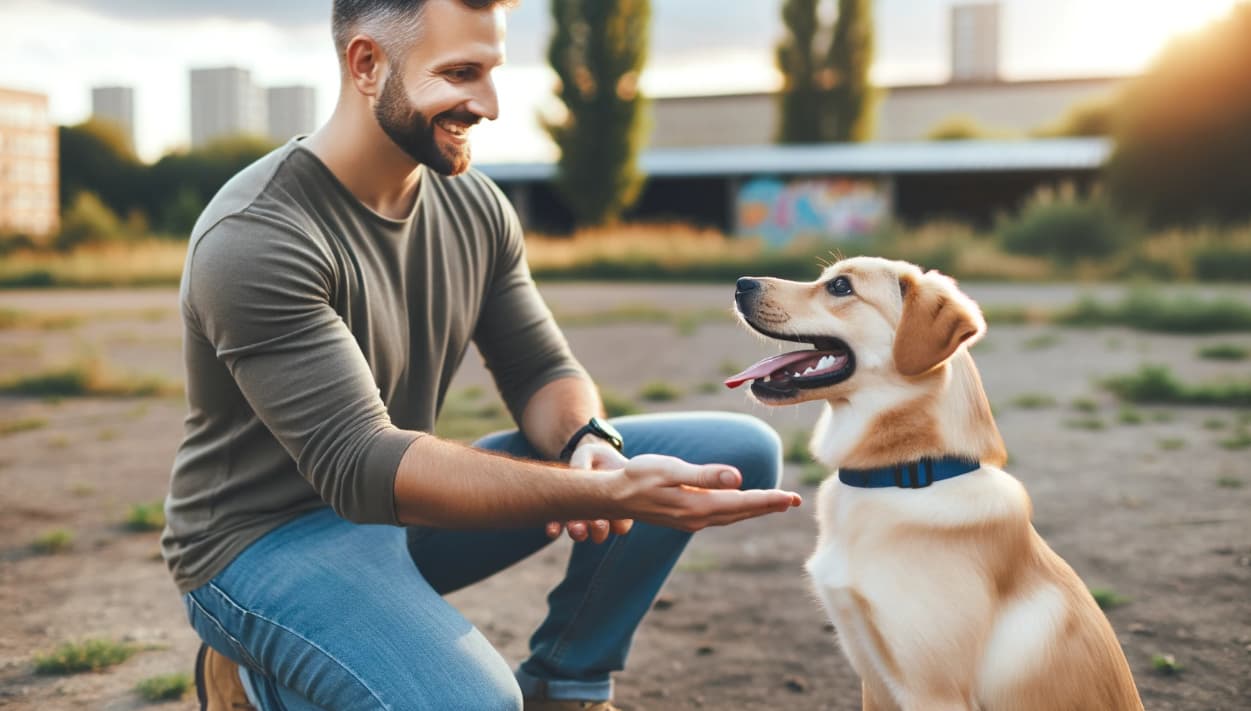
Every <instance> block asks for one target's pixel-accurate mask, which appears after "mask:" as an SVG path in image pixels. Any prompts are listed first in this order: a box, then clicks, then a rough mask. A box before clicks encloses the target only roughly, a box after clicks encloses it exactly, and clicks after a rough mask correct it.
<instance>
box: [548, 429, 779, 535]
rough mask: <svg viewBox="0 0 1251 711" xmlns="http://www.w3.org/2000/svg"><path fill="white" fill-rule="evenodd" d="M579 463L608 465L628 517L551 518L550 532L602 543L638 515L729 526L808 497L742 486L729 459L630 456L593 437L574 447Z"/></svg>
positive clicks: (671, 522)
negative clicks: (726, 462) (717, 461)
mask: <svg viewBox="0 0 1251 711" xmlns="http://www.w3.org/2000/svg"><path fill="white" fill-rule="evenodd" d="M569 464H570V466H571V467H573V468H576V469H594V470H598V471H603V472H604V475H605V476H609V477H612V482H611V487H612V491H613V492H614V498H615V499H616V500H617V502H618V503H619V505H620V506H621V510H622V512H623V514H624V515H625V516H628V517H629V518H619V519H597V520H590V521H569V522H566V523H564V524H561V523H560V522H556V521H553V522H550V523H548V524H547V535H548V536H549V537H551V538H556V537H558V536H560V532H561V529H562V528H563V529H566V530H568V531H569V537H570V538H572V539H573V540H575V541H585V540H587V539H588V538H589V539H590V540H591V541H593V542H595V543H602V542H604V540H606V539H607V538H608V534H609V533H616V534H618V535H621V534H624V533H628V532H629V530H630V527H631V526H632V525H633V524H634V519H636V518H637V519H639V520H641V521H646V522H648V523H652V524H656V525H659V526H666V527H668V528H676V529H678V530H682V531H698V530H701V529H703V528H706V527H708V526H725V525H728V524H731V523H734V522H736V521H742V520H744V519H748V518H754V517H756V516H763V515H764V514H768V513H778V512H782V511H786V510H788V509H790V508H791V507H794V506H799V505H800V504H801V503H803V499H801V498H800V496H799V495H798V494H796V493H794V492H789V491H781V490H778V489H770V490H762V489H753V490H749V491H740V490H739V486H741V485H742V475H741V474H740V473H739V472H738V471H737V470H736V469H734V468H733V467H730V466H727V465H724V464H703V465H696V464H691V463H689V462H685V461H683V460H681V459H678V458H676V457H668V456H664V455H660V454H643V455H639V456H637V457H634V458H632V459H626V458H625V457H624V456H622V455H621V454H620V453H619V452H617V450H615V449H613V448H612V447H611V446H609V445H608V444H606V443H603V442H597V441H593V440H592V441H589V442H587V443H586V444H584V445H582V446H579V447H578V449H577V450H575V451H574V454H573V457H572V458H571V459H570V462H569Z"/></svg>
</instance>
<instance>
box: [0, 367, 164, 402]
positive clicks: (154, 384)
mask: <svg viewBox="0 0 1251 711" xmlns="http://www.w3.org/2000/svg"><path fill="white" fill-rule="evenodd" d="M0 393H3V394H6V395H19V396H24V397H40V398H49V397H57V398H59V397H89V396H96V397H153V396H172V395H178V394H181V393H182V385H181V384H180V383H175V382H172V381H169V380H167V379H165V378H163V377H161V376H155V375H146V376H145V375H128V374H119V373H115V372H112V371H110V370H109V369H107V368H105V367H104V365H103V364H102V363H101V362H100V361H99V360H97V359H95V358H89V359H86V360H82V361H80V362H78V363H73V364H70V365H68V366H64V367H61V368H53V369H50V370H45V371H43V372H39V373H34V374H30V375H23V376H18V377H16V378H11V379H9V380H5V381H3V382H0Z"/></svg>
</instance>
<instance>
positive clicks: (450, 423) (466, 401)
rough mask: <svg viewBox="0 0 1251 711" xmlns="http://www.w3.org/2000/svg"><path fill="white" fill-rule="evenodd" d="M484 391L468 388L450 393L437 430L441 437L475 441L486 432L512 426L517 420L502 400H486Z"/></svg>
mask: <svg viewBox="0 0 1251 711" xmlns="http://www.w3.org/2000/svg"><path fill="white" fill-rule="evenodd" d="M483 395H484V391H483V390H482V388H478V387H468V388H464V389H461V390H456V391H452V392H449V393H448V394H447V397H446V398H445V399H444V400H443V408H442V409H441V410H439V418H438V420H437V421H436V422H435V426H434V431H435V433H436V434H437V435H439V436H440V437H446V438H448V439H454V440H457V441H460V442H472V441H474V440H476V439H478V438H480V437H482V436H484V435H488V434H490V433H492V432H498V431H500V430H508V429H512V428H513V427H514V426H515V423H514V422H513V421H512V418H511V417H510V416H509V415H508V411H507V410H505V409H504V406H503V405H502V404H501V403H500V402H499V400H498V399H495V398H492V399H490V400H486V401H484V400H483V399H482V397H483Z"/></svg>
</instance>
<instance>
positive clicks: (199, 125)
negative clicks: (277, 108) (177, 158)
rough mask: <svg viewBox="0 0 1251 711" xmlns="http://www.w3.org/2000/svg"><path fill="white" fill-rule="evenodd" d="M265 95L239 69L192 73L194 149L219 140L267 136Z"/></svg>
mask: <svg viewBox="0 0 1251 711" xmlns="http://www.w3.org/2000/svg"><path fill="white" fill-rule="evenodd" d="M266 129H267V126H266V125H265V96H264V91H263V90H262V89H261V88H260V87H258V86H256V85H255V84H253V83H252V73H251V72H249V71H248V70H246V69H239V68H237V67H218V68H212V69H192V70H191V147H192V148H200V147H202V146H204V145H205V144H206V143H209V142H211V141H213V140H215V139H218V138H226V137H229V136H237V135H240V134H247V135H253V136H264V135H265V134H266Z"/></svg>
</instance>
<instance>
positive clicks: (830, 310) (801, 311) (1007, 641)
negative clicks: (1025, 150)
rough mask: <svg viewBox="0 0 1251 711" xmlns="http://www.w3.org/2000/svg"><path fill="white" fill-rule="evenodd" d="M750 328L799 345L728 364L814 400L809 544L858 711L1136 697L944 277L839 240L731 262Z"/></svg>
mask: <svg viewBox="0 0 1251 711" xmlns="http://www.w3.org/2000/svg"><path fill="white" fill-rule="evenodd" d="M735 304H736V307H737V311H738V314H739V316H740V318H741V320H742V321H743V322H744V323H745V324H746V325H747V326H749V327H750V328H751V329H754V330H755V331H757V332H758V333H760V334H762V335H764V336H766V337H768V338H771V339H778V340H783V341H794V342H797V343H803V344H807V345H808V346H810V348H808V349H805V350H800V351H796V352H793V353H786V354H782V355H778V356H774V357H772V358H767V359H765V360H762V361H761V362H759V363H757V364H755V365H753V366H751V367H750V368H748V369H746V370H744V371H743V372H741V373H739V374H738V375H735V376H733V377H731V378H729V379H728V380H726V385H727V386H729V387H738V386H739V385H742V384H743V383H746V382H748V381H751V393H752V395H753V396H754V397H755V399H757V400H758V401H760V402H761V403H764V404H766V405H787V404H794V403H799V402H804V401H809V400H824V401H825V405H824V407H823V410H822V414H821V416H820V418H819V420H818V422H817V425H816V429H815V432H814V433H813V436H812V440H811V443H810V448H811V451H812V454H813V456H814V457H815V458H816V459H817V461H819V462H821V463H822V464H824V465H826V466H828V467H829V468H830V469H831V471H833V470H837V472H838V476H831V477H829V478H828V479H827V480H826V481H825V482H824V483H823V484H822V485H821V488H820V490H819V492H818V494H817V507H816V508H817V513H816V515H817V521H818V528H819V534H818V540H817V548H816V551H815V553H813V555H812V557H811V558H809V560H808V562H807V564H806V570H807V573H808V575H809V577H810V578H811V582H812V584H813V586H814V587H815V589H816V592H817V594H818V597H819V598H820V599H821V602H822V603H823V605H824V607H825V610H826V612H827V613H828V615H829V617H830V618H831V620H832V621H833V623H834V626H835V628H836V629H837V631H838V639H839V644H840V646H841V647H842V649H843V652H844V654H845V655H846V656H847V658H848V659H849V660H850V662H851V664H852V666H853V667H854V668H855V670H856V672H857V674H859V676H860V679H861V687H862V691H861V693H862V708H864V709H866V710H872V711H882V710H884V709H889V710H895V711H949V710H950V711H956V710H957V709H959V710H961V711H966V710H969V711H971V710H979V711H1122V710H1125V709H1138V710H1141V709H1142V701H1141V699H1140V698H1139V696H1138V690H1137V688H1136V687H1135V685H1134V680H1133V676H1132V674H1131V673H1130V670H1129V665H1128V664H1127V663H1126V661H1125V654H1124V652H1123V651H1122V649H1121V646H1120V643H1119V642H1118V641H1117V638H1116V635H1115V633H1114V632H1113V631H1112V626H1111V625H1110V624H1109V623H1108V621H1107V618H1106V617H1104V615H1103V613H1102V611H1100V609H1099V607H1098V605H1097V604H1096V603H1095V601H1094V599H1093V597H1092V596H1091V594H1090V592H1089V590H1088V589H1087V588H1086V586H1085V585H1084V584H1083V583H1082V581H1081V580H1080V579H1079V578H1078V576H1077V574H1076V573H1075V572H1073V569H1072V568H1071V567H1069V565H1068V564H1067V563H1065V562H1064V560H1063V559H1061V558H1060V557H1059V556H1058V555H1056V553H1055V552H1054V551H1052V550H1051V548H1050V547H1048V546H1047V544H1046V543H1045V542H1044V541H1043V539H1042V538H1041V537H1040V536H1039V535H1038V532H1037V531H1035V530H1034V527H1033V525H1032V523H1031V521H1030V519H1031V514H1032V507H1031V504H1030V500H1029V496H1028V494H1027V493H1026V491H1025V488H1024V487H1023V486H1022V485H1021V483H1020V482H1019V481H1017V480H1016V479H1015V478H1014V477H1012V476H1011V475H1010V474H1008V473H1006V472H1004V471H1003V469H1002V467H1003V466H1004V465H1005V463H1006V460H1007V453H1006V450H1005V448H1004V444H1003V439H1002V438H1001V437H1000V434H999V430H998V428H997V427H996V425H995V421H994V418H993V417H992V414H991V409H990V404H989V403H988V402H987V399H986V394H985V392H984V391H983V389H982V383H981V377H980V376H979V375H978V371H977V368H976V367H975V366H974V364H973V358H972V356H971V355H970V354H969V351H968V348H969V347H970V346H971V345H972V344H973V343H975V342H976V341H977V340H978V339H979V338H980V337H981V336H982V335H983V333H985V330H986V323H985V320H984V319H983V317H982V314H981V311H980V309H979V308H978V306H977V304H975V303H974V302H973V301H972V300H971V299H970V298H969V297H967V296H965V295H964V294H963V293H962V292H961V291H960V290H959V289H958V287H957V286H956V283H955V282H954V281H953V280H952V279H950V278H948V277H946V276H944V275H942V274H940V273H938V272H935V271H928V272H923V271H922V270H921V269H920V268H918V267H917V266H915V265H912V264H908V263H906V262H897V261H888V260H885V259H879V258H875V257H856V258H852V259H846V260H842V261H839V262H837V263H836V264H834V265H832V266H830V267H828V268H826V269H825V270H824V272H823V273H822V275H821V278H820V279H818V280H817V281H813V282H793V281H784V280H781V279H770V278H749V277H744V278H742V279H739V280H738V285H737V290H736V293H735Z"/></svg>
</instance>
